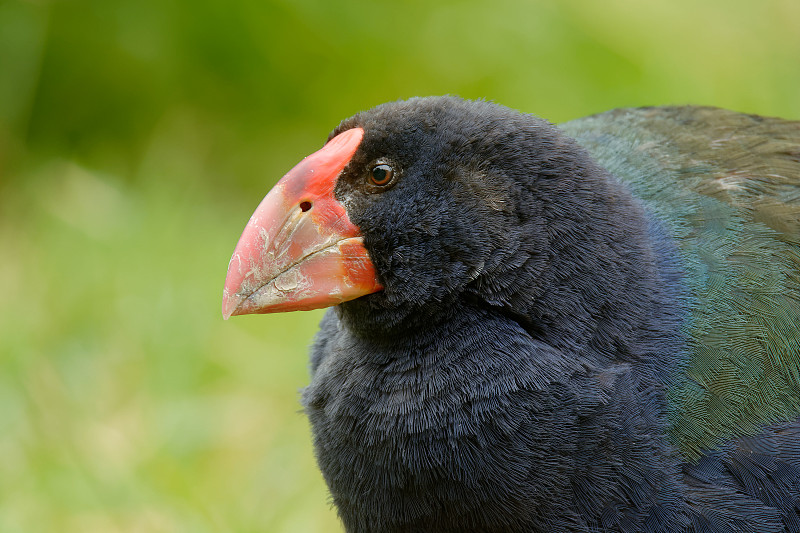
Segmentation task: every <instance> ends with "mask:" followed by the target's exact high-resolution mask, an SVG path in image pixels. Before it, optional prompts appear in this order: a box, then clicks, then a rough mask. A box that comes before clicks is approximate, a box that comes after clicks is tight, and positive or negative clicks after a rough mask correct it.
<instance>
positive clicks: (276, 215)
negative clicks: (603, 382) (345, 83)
mask: <svg viewBox="0 0 800 533" xmlns="http://www.w3.org/2000/svg"><path fill="white" fill-rule="evenodd" d="M576 150H577V146H576V145H575V144H574V143H573V142H572V141H571V140H569V139H568V138H566V137H565V136H563V135H561V134H560V133H559V132H558V130H557V129H556V128H555V127H553V126H552V125H550V124H549V123H547V122H546V121H544V120H541V119H538V118H535V117H532V116H530V115H525V114H522V113H519V112H517V111H513V110H511V109H508V108H506V107H503V106H499V105H496V104H492V103H488V102H483V101H466V100H462V99H459V98H455V97H433V98H414V99H410V100H406V101H400V102H393V103H388V104H383V105H381V106H378V107H376V108H374V109H371V110H369V111H366V112H363V113H359V114H357V115H355V116H353V117H351V118H349V119H346V120H344V121H343V122H342V123H341V124H340V125H339V126H338V127H337V128H336V129H334V131H333V132H332V133H331V134H330V137H329V139H328V142H327V144H325V146H324V147H323V148H322V149H321V150H319V151H318V152H316V153H314V154H312V155H310V156H308V157H307V158H305V159H304V160H303V161H301V162H300V163H299V164H298V165H297V166H296V167H294V168H293V169H292V170H291V171H289V173H288V174H286V176H284V177H283V178H282V179H281V180H280V181H279V182H278V183H277V184H276V185H275V187H274V188H273V189H272V190H271V191H270V192H269V193H268V194H267V196H266V197H265V198H264V200H263V201H262V203H261V205H259V207H258V208H257V209H256V211H255V213H254V214H253V216H252V217H251V219H250V222H249V223H248V225H247V227H246V228H245V230H244V232H243V234H242V237H241V239H240V240H239V243H238V245H237V247H236V249H235V251H234V253H233V256H232V258H231V262H230V265H229V268H228V276H227V279H226V282H225V290H224V296H223V315H224V316H225V318H227V317H229V316H231V315H239V314H247V313H271V312H281V311H292V310H306V309H314V308H321V307H328V306H332V305H339V304H343V305H342V306H341V308H342V309H343V310H345V311H348V312H349V313H350V314H351V315H353V316H358V317H359V319H358V320H357V322H359V323H360V324H364V323H367V324H369V323H375V322H379V323H381V324H383V325H386V324H391V323H400V322H402V321H403V320H404V319H405V318H407V317H408V316H411V315H414V316H417V317H422V316H424V315H425V314H426V310H431V309H441V308H446V307H447V306H449V305H452V303H453V302H454V300H455V299H458V298H461V297H464V296H465V295H470V296H471V297H478V298H480V299H482V300H484V301H486V302H488V303H490V304H497V305H506V304H508V303H509V302H508V300H509V299H510V298H514V297H515V296H514V295H515V294H517V295H518V293H519V292H520V290H523V292H524V291H527V293H526V294H525V295H524V298H525V299H527V300H529V299H530V298H531V297H532V296H534V295H533V294H532V293H531V291H533V292H535V291H536V290H537V287H541V284H537V283H531V282H530V280H535V279H536V278H537V276H538V275H540V274H541V273H542V272H543V271H544V269H545V268H546V267H547V265H548V263H549V261H550V259H549V258H550V256H551V254H550V253H548V252H549V247H548V243H549V241H550V240H551V236H552V232H553V231H554V230H555V231H558V228H559V225H558V224H557V223H556V224H554V225H552V224H551V225H550V226H548V224H550V223H549V221H548V220H547V218H548V217H547V216H546V211H547V208H548V205H551V204H552V202H551V201H548V200H547V199H546V198H543V197H545V196H548V195H550V196H557V197H559V198H565V197H566V198H569V201H570V202H573V203H577V204H580V202H581V201H582V198H581V195H582V193H585V192H587V191H589V190H590V189H591V184H589V185H587V186H585V187H584V189H583V190H577V189H576V188H575V186H574V180H573V181H572V182H570V181H569V180H565V179H563V177H564V175H567V176H568V175H570V173H574V174H577V173H579V172H578V171H579V170H581V169H579V168H578V167H581V165H583V164H584V161H583V159H582V158H581V157H578V158H576V157H574V154H575V153H576ZM577 153H579V154H582V152H581V151H580V150H578V152H577ZM553 177H559V178H561V179H558V180H555V181H554V180H552V179H550V180H549V181H550V183H549V184H542V183H540V182H541V181H542V180H546V181H548V178H553ZM568 182H569V183H573V185H569V184H568ZM563 193H570V194H566V195H565V194H563ZM569 208H570V207H569V206H566V207H565V206H561V209H569ZM576 209H577V207H576ZM578 210H579V209H578ZM510 272H524V273H525V277H526V279H527V280H528V281H526V282H525V283H522V289H520V287H521V285H520V279H519V276H517V275H510V274H509V273H510ZM345 302H347V303H345Z"/></svg>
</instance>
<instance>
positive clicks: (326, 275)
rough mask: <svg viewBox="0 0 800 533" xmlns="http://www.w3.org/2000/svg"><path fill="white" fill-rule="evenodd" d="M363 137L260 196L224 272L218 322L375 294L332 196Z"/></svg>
mask: <svg viewBox="0 0 800 533" xmlns="http://www.w3.org/2000/svg"><path fill="white" fill-rule="evenodd" d="M363 136H364V130H362V129H361V128H354V129H351V130H347V131H345V132H343V133H340V134H339V135H337V136H336V137H334V138H333V139H331V141H330V142H328V144H326V145H325V146H324V147H323V148H322V149H321V150H319V151H317V152H315V153H313V154H311V155H310V156H308V157H306V158H305V159H303V161H301V162H300V163H299V164H298V165H297V166H295V167H294V168H293V169H292V170H290V171H289V173H288V174H286V175H285V176H284V177H283V178H281V180H280V181H279V182H278V183H277V184H276V185H275V187H274V188H273V189H272V190H271V191H270V192H269V193H268V194H267V196H266V197H264V200H263V201H262V202H261V204H260V205H259V206H258V208H257V209H256V211H255V213H253V216H251V217H250V222H248V224H247V226H246V227H245V228H244V231H243V232H242V236H241V238H240V239H239V243H238V244H237V245H236V249H235V250H234V252H233V256H232V257H231V262H230V264H229V265H228V277H227V278H226V279H225V290H224V291H223V293H222V316H223V317H224V318H225V319H227V318H228V317H230V316H231V315H244V314H248V313H276V312H281V311H298V310H308V309H318V308H320V307H329V306H331V305H336V304H339V303H341V302H346V301H348V300H352V299H354V298H358V297H359V296H363V295H365V294H370V293H373V292H377V291H379V290H381V289H382V288H383V287H382V286H381V285H380V283H379V282H378V278H377V275H376V273H375V267H374V265H373V264H372V261H371V260H370V258H369V255H368V253H367V250H366V248H364V241H363V238H362V237H361V232H360V230H359V229H358V227H357V226H355V225H354V224H353V223H352V222H350V219H349V218H348V216H347V212H346V210H345V208H344V206H343V205H342V204H341V203H339V201H337V200H336V198H334V196H333V190H334V188H335V186H336V180H337V179H338V177H339V174H340V173H341V171H342V169H344V167H346V166H347V164H348V163H349V162H350V159H351V158H352V157H353V154H354V153H355V152H356V149H357V148H358V146H359V144H361V139H362V138H363Z"/></svg>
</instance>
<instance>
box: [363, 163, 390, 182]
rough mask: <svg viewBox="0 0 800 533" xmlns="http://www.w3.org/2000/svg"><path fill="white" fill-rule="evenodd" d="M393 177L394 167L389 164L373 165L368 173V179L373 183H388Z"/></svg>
mask: <svg viewBox="0 0 800 533" xmlns="http://www.w3.org/2000/svg"><path fill="white" fill-rule="evenodd" d="M392 177H394V169H393V168H392V167H390V166H389V165H375V166H374V167H372V170H371V171H370V173H369V181H370V183H372V184H373V185H378V186H383V185H388V184H389V183H390V182H391V181H392Z"/></svg>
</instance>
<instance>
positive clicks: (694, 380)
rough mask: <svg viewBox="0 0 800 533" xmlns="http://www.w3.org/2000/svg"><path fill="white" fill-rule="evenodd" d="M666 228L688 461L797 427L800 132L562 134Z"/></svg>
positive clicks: (682, 443) (788, 124) (632, 112)
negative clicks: (675, 283) (730, 442)
mask: <svg viewBox="0 0 800 533" xmlns="http://www.w3.org/2000/svg"><path fill="white" fill-rule="evenodd" d="M562 129H563V130H565V131H566V133H567V134H569V135H571V136H573V137H574V138H575V139H576V140H578V142H579V143H580V144H582V145H583V146H584V147H585V148H587V149H588V150H589V151H590V152H591V153H592V154H593V156H594V157H595V158H596V159H597V160H598V161H599V162H600V164H601V165H603V166H605V167H606V168H607V169H608V170H609V171H611V172H612V173H613V174H614V175H615V176H616V177H617V178H618V179H619V180H620V181H622V182H623V183H625V184H626V185H627V187H629V188H630V190H631V191H632V192H633V194H634V195H635V196H637V197H638V198H639V199H640V200H641V201H642V202H643V204H644V205H645V206H646V207H647V208H648V209H649V210H650V211H651V213H653V215H654V216H655V217H656V218H658V219H659V220H660V221H661V222H662V224H664V225H665V227H667V228H668V230H669V232H670V233H671V235H672V236H673V237H674V238H675V241H676V243H677V245H678V248H679V253H680V255H681V260H682V263H683V268H684V271H685V279H686V285H687V287H688V294H687V296H686V299H687V302H686V308H687V309H688V313H687V316H686V318H685V323H684V333H685V335H686V338H687V341H688V343H687V344H688V346H689V353H687V354H686V358H685V359H686V360H685V362H684V367H683V369H682V370H684V371H685V373H684V374H685V376H687V378H685V379H679V381H678V383H677V384H676V386H674V387H673V388H672V392H671V397H670V421H671V437H672V439H673V441H674V443H675V444H676V445H678V446H679V448H680V449H681V450H682V451H683V453H684V454H686V456H688V457H690V458H694V459H696V458H698V457H699V456H700V454H701V453H702V451H703V450H706V449H711V448H714V447H715V446H718V445H719V444H721V443H722V442H723V441H724V440H726V439H728V438H729V437H731V436H734V435H743V434H754V433H756V432H758V431H759V430H760V428H762V427H763V426H764V425H765V424H769V423H772V422H777V421H781V420H789V419H793V418H796V417H797V416H798V414H800V122H797V121H788V120H782V119H777V118H764V117H759V116H754V115H745V114H740V113H735V112H732V111H726V110H722V109H715V108H707V107H661V108H643V109H620V110H614V111H610V112H608V113H603V114H600V115H595V116H592V117H587V118H582V119H579V120H575V121H572V122H569V123H567V124H564V125H562Z"/></svg>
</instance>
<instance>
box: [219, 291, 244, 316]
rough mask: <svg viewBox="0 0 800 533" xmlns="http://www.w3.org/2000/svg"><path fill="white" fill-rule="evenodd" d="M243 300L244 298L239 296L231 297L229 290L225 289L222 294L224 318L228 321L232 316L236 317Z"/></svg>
mask: <svg viewBox="0 0 800 533" xmlns="http://www.w3.org/2000/svg"><path fill="white" fill-rule="evenodd" d="M242 300H243V298H242V297H241V296H239V295H237V294H234V295H233V296H229V295H228V290H227V289H225V290H224V291H223V292H222V318H223V319H224V320H228V319H229V318H230V317H231V316H233V315H236V314H237V313H236V311H237V310H238V309H239V305H240V304H241V303H242Z"/></svg>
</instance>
